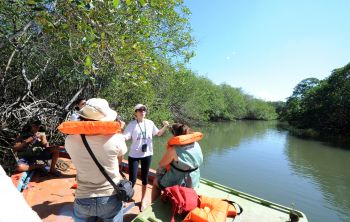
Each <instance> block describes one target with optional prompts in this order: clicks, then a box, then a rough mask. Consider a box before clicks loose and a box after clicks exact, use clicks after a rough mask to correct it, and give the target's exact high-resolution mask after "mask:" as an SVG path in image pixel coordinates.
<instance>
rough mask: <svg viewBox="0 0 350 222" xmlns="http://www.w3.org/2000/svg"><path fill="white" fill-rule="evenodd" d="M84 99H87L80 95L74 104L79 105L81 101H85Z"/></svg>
mask: <svg viewBox="0 0 350 222" xmlns="http://www.w3.org/2000/svg"><path fill="white" fill-rule="evenodd" d="M83 100H85V99H84V98H83V97H79V98H78V99H76V100H75V101H74V105H76V106H77V105H79V103H80V102H81V101H83Z"/></svg>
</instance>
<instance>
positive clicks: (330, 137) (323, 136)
mask: <svg viewBox="0 0 350 222" xmlns="http://www.w3.org/2000/svg"><path fill="white" fill-rule="evenodd" d="M277 128H280V129H283V130H288V132H290V133H291V134H292V135H293V136H297V137H300V138H303V139H314V140H319V141H322V142H328V143H331V144H334V145H337V146H341V147H344V148H347V147H349V145H350V135H339V134H338V135H335V134H329V133H325V132H320V131H317V130H315V129H312V128H308V129H300V128H296V127H294V126H292V125H290V124H288V123H287V122H278V123H277Z"/></svg>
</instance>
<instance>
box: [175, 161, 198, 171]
mask: <svg viewBox="0 0 350 222" xmlns="http://www.w3.org/2000/svg"><path fill="white" fill-rule="evenodd" d="M170 166H172V167H173V168H174V169H175V170H177V171H180V172H183V173H191V172H193V171H196V170H197V169H198V167H196V168H194V169H189V170H183V169H180V168H178V167H176V166H175V165H174V164H173V163H170Z"/></svg>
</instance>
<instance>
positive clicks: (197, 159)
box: [152, 123, 203, 201]
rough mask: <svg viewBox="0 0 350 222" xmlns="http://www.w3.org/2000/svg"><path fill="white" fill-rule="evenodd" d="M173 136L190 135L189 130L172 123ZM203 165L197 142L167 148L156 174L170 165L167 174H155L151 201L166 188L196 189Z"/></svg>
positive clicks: (179, 124)
mask: <svg viewBox="0 0 350 222" xmlns="http://www.w3.org/2000/svg"><path fill="white" fill-rule="evenodd" d="M170 130H171V132H172V134H173V135H174V136H181V135H187V134H190V133H191V132H192V131H191V129H190V128H189V127H188V126H187V125H185V124H181V123H174V124H173V125H172V126H171V128H170ZM202 163H203V154H202V150H201V147H200V146H199V144H198V143H197V142H194V143H190V144H186V145H175V146H172V147H169V149H167V151H166V152H165V154H164V155H163V157H162V158H161V160H160V162H159V168H158V169H157V172H160V171H162V169H165V168H166V167H167V166H168V165H169V164H170V169H169V170H168V171H167V172H165V173H164V172H163V173H157V177H156V178H155V180H154V181H153V188H152V201H155V200H156V199H157V198H158V196H159V195H160V193H161V190H163V189H164V188H166V187H170V186H174V185H182V186H186V187H192V188H196V187H198V185H199V178H200V170H199V167H200V165H201V164H202Z"/></svg>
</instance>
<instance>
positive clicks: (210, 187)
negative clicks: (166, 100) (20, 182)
mask: <svg viewBox="0 0 350 222" xmlns="http://www.w3.org/2000/svg"><path fill="white" fill-rule="evenodd" d="M63 160H64V161H65V162H66V163H68V165H69V167H68V169H67V171H65V172H63V175H62V176H60V177H53V176H50V175H47V176H40V175H39V174H37V173H36V174H35V175H34V176H33V178H32V179H31V181H30V183H29V184H28V187H27V189H25V190H24V191H23V196H24V198H25V200H26V201H27V203H28V204H29V206H30V207H31V208H32V209H33V210H34V211H35V212H37V214H38V215H39V217H40V218H41V219H42V220H43V221H44V222H51V221H55V222H56V221H64V222H67V221H74V220H73V201H74V192H75V189H73V188H72V185H73V184H75V176H76V169H75V168H74V165H73V164H72V162H71V160H70V159H63ZM122 165H123V167H122V171H123V172H125V175H126V176H127V177H128V175H127V164H126V163H125V162H124V163H123V164H122ZM154 173H155V172H154V171H153V170H151V172H150V174H151V176H150V181H149V183H150V184H148V186H147V189H148V193H147V195H146V199H147V201H148V203H151V190H152V185H151V184H152V182H153V181H152V179H153V176H152V175H154ZM134 189H135V196H134V198H133V199H134V200H135V202H130V203H125V206H124V207H125V209H127V210H128V211H127V212H126V213H125V214H124V221H126V222H128V221H135V222H142V221H143V222H145V221H151V222H159V221H164V222H167V221H170V215H171V205H170V204H169V203H164V202H162V201H161V200H160V199H158V201H156V202H155V203H153V204H151V205H150V206H149V207H148V208H147V209H146V210H145V211H144V212H140V210H139V209H140V208H139V207H140V200H141V181H140V180H137V182H136V185H135V187H134ZM197 193H198V194H199V195H206V196H210V197H219V198H225V199H228V200H233V201H235V202H237V203H239V204H240V205H241V206H242V207H243V213H242V214H241V215H240V216H237V217H236V218H235V219H234V221H235V222H236V221H237V222H246V221H249V222H250V221H265V222H277V221H278V222H287V221H290V219H289V212H290V211H291V209H290V208H287V207H284V206H281V205H278V204H275V203H271V202H269V201H266V200H263V199H261V198H257V197H255V196H252V195H249V194H245V193H242V192H240V191H237V190H234V189H232V188H228V187H225V186H222V185H220V184H217V183H215V182H212V181H209V180H206V179H201V184H200V187H199V189H198V190H197ZM297 213H298V215H299V216H300V218H299V221H300V222H307V218H306V216H305V215H304V214H303V213H302V212H299V211H297ZM175 219H176V221H181V219H183V217H176V218H175ZM227 221H232V218H228V219H227Z"/></svg>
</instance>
